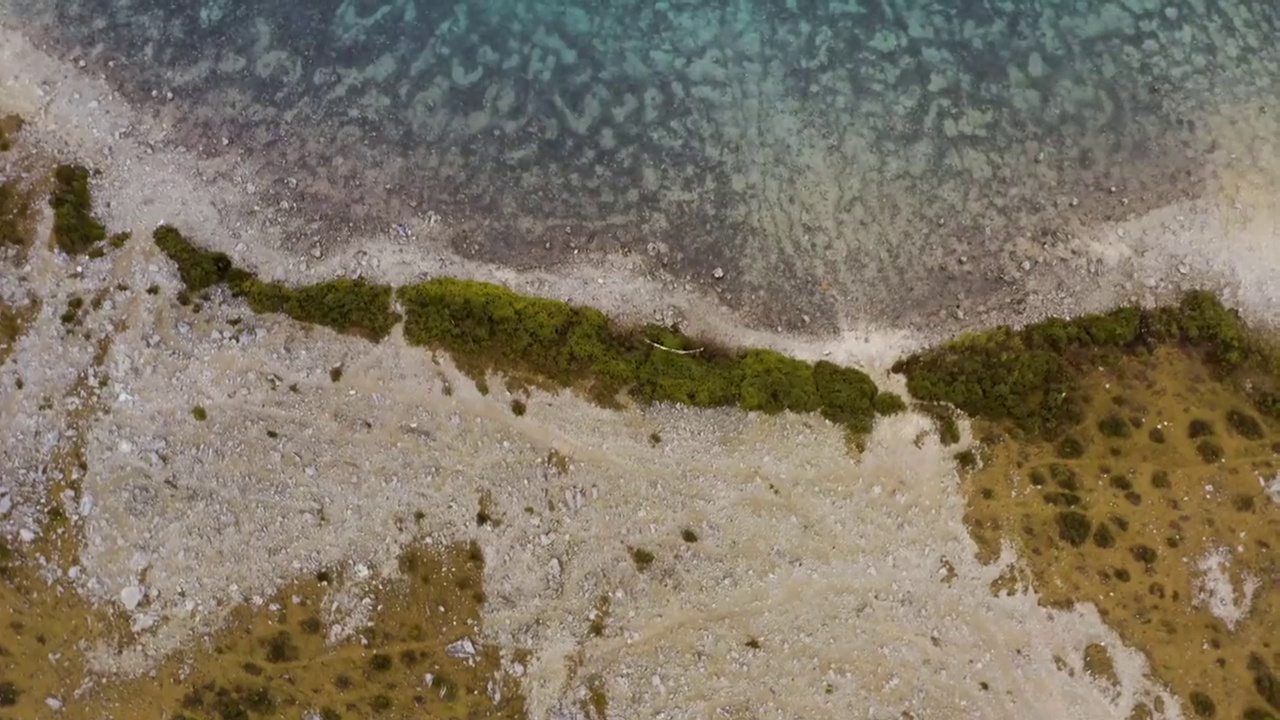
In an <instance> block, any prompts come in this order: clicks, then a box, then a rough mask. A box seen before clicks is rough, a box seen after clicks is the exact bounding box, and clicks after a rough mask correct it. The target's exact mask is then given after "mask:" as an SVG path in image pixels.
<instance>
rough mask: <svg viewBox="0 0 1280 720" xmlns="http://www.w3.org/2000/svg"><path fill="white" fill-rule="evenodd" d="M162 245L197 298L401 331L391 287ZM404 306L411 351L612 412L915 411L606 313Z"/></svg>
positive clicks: (835, 378) (182, 242)
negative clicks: (527, 381) (574, 392)
mask: <svg viewBox="0 0 1280 720" xmlns="http://www.w3.org/2000/svg"><path fill="white" fill-rule="evenodd" d="M153 238H154V240H155V243H156V245H157V247H159V248H160V250H161V251H163V252H164V253H165V255H167V256H168V257H169V259H171V260H172V261H173V262H174V264H176V265H177V267H178V275H179V277H180V278H181V279H182V282H183V284H184V285H185V286H186V291H187V293H188V294H190V293H195V292H200V291H204V290H207V289H209V288H212V287H214V286H218V285H223V286H226V287H227V288H228V289H229V290H230V291H231V293H232V294H233V295H236V296H239V297H243V298H244V299H245V301H246V302H247V303H248V305H249V307H250V308H251V309H252V310H253V311H254V312H259V313H283V314H285V315H288V316H289V317H291V318H293V319H295V320H298V321H301V322H306V323H315V324H319V325H325V326H328V327H331V328H333V329H335V330H338V331H341V332H347V333H351V334H356V335H360V336H362V337H366V338H368V339H370V340H373V341H375V342H376V341H378V340H381V339H382V338H384V337H386V335H387V334H388V333H389V332H390V331H391V328H392V327H393V326H394V325H395V324H396V323H397V322H399V320H400V317H399V316H398V315H397V314H396V313H395V312H394V311H392V309H391V300H392V289H391V288H390V287H389V286H386V285H375V284H372V283H368V282H366V281H364V280H347V279H339V280H329V281H326V282H321V283H316V284H314V285H307V286H303V287H296V288H295V287H289V286H287V285H283V284H281V283H276V282H268V281H263V280H259V279H258V278H256V277H254V276H253V274H251V273H249V272H247V271H245V270H243V269H240V268H237V267H235V264H234V263H233V262H232V261H231V258H229V257H228V256H227V255H226V254H225V253H220V252H212V251H209V250H204V249H202V248H200V247H198V246H196V245H195V244H193V243H192V242H191V241H190V240H188V239H187V238H186V237H184V236H183V235H182V233H181V232H179V231H178V230H177V229H176V228H173V227H171V226H167V225H166V226H161V227H159V228H157V229H156V230H155V232H154V233H153ZM397 296H398V298H399V300H400V302H401V304H402V305H403V306H404V308H405V318H404V320H405V338H406V340H407V341H408V342H409V343H410V344H413V345H420V346H425V347H430V348H437V349H441V350H445V351H447V352H449V353H450V354H451V355H452V356H453V357H454V359H455V361H456V362H457V363H458V365H459V366H460V367H461V368H462V369H463V370H464V371H466V372H468V373H469V374H470V375H471V376H472V377H474V378H477V379H478V380H483V377H484V373H487V372H489V371H498V372H503V373H506V374H508V375H513V376H517V377H520V376H529V377H534V378H537V379H538V380H539V381H543V382H550V383H552V384H554V385H557V386H560V387H570V388H575V389H578V390H582V391H585V392H586V394H587V395H588V396H589V397H591V398H593V399H595V400H596V401H597V402H600V403H602V404H606V405H612V404H615V403H616V402H617V398H618V396H619V394H620V393H624V392H625V393H627V394H628V395H630V396H631V397H632V398H634V399H636V400H637V401H639V402H641V403H646V404H647V403H653V402H675V403H680V404H684V405H691V406H695V407H724V406H737V407H740V408H742V409H743V410H758V411H761V412H765V413H779V412H782V411H784V410H790V411H793V412H797V413H809V412H818V413H821V414H822V415H823V416H824V417H826V418H828V419H829V420H831V421H832V422H835V423H838V424H842V425H844V426H846V427H848V428H850V429H851V430H853V431H855V432H867V431H870V429H871V427H872V424H873V422H874V418H875V416H876V414H877V413H879V414H882V415H886V414H892V413H896V412H900V411H902V410H903V409H904V408H905V407H906V406H905V403H903V401H902V399H901V398H899V397H898V396H897V395H894V394H893V393H881V392H878V391H877V389H876V386H875V383H874V382H872V381H871V378H869V377H868V376H867V375H866V374H865V373H863V372H861V371H859V370H856V369H853V368H847V367H841V366H839V365H835V364H833V363H830V362H826V361H821V362H818V363H814V364H811V363H807V362H804V361H801V360H796V359H793V358H789V357H787V356H785V355H782V354H780V353H776V352H773V351H771V350H763V349H747V350H730V349H728V348H724V347H720V346H718V345H715V344H714V343H710V342H700V341H695V340H694V339H693V338H690V337H688V336H685V335H683V334H681V333H679V332H676V331H674V330H671V329H668V328H663V327H658V326H656V325H647V326H644V327H640V328H623V327H619V326H616V325H615V324H613V323H612V322H610V321H609V319H608V317H606V316H605V315H604V314H603V313H601V312H599V311H598V310H595V309H592V308H586V307H576V306H573V305H569V304H568V303H565V302H562V301H559V300H552V299H548V298H538V297H530V296H525V295H519V294H516V293H515V292H513V291H511V290H509V289H507V288H505V287H503V286H500V285H494V284H491V283H484V282H478V281H474V280H461V279H456V278H436V279H433V280H429V281H427V282H424V283H420V284H417V285H411V286H408V287H403V288H400V290H399V291H398V293H397Z"/></svg>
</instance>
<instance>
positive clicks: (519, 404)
mask: <svg viewBox="0 0 1280 720" xmlns="http://www.w3.org/2000/svg"><path fill="white" fill-rule="evenodd" d="M528 409H529V408H528V406H526V405H525V403H524V401H523V400H521V399H519V398H516V399H515V400H512V401H511V412H512V414H514V415H515V416H516V417H524V414H525V412H526V411H527V410H528Z"/></svg>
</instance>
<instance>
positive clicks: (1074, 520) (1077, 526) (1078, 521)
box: [1054, 510, 1093, 547]
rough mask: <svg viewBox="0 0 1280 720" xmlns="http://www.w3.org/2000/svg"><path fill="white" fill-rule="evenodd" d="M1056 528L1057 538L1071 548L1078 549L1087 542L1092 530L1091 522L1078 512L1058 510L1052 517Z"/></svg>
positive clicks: (1087, 517) (1086, 516)
mask: <svg viewBox="0 0 1280 720" xmlns="http://www.w3.org/2000/svg"><path fill="white" fill-rule="evenodd" d="M1054 521H1055V523H1056V524H1057V526H1058V537H1059V538H1060V539H1061V540H1063V541H1064V542H1067V543H1069V544H1070V545H1072V546H1073V547H1080V546H1081V545H1084V544H1085V543H1086V542H1088V540H1089V533H1090V531H1092V530H1093V521H1092V520H1090V519H1089V516H1088V515H1085V514H1084V513H1082V512H1080V511H1079V510H1060V511H1058V514H1057V515H1055V516H1054Z"/></svg>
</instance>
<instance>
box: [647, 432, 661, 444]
mask: <svg viewBox="0 0 1280 720" xmlns="http://www.w3.org/2000/svg"><path fill="white" fill-rule="evenodd" d="M649 444H650V445H652V446H654V447H658V446H659V445H661V444H662V435H661V434H659V433H657V432H651V433H649Z"/></svg>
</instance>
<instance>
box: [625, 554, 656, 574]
mask: <svg viewBox="0 0 1280 720" xmlns="http://www.w3.org/2000/svg"><path fill="white" fill-rule="evenodd" d="M655 559H656V558H655V557H654V554H653V553H651V552H649V551H648V550H645V549H644V548H631V562H633V563H635V566H636V570H639V571H640V572H644V571H645V570H648V569H649V566H650V565H652V564H653V561H654V560H655Z"/></svg>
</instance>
